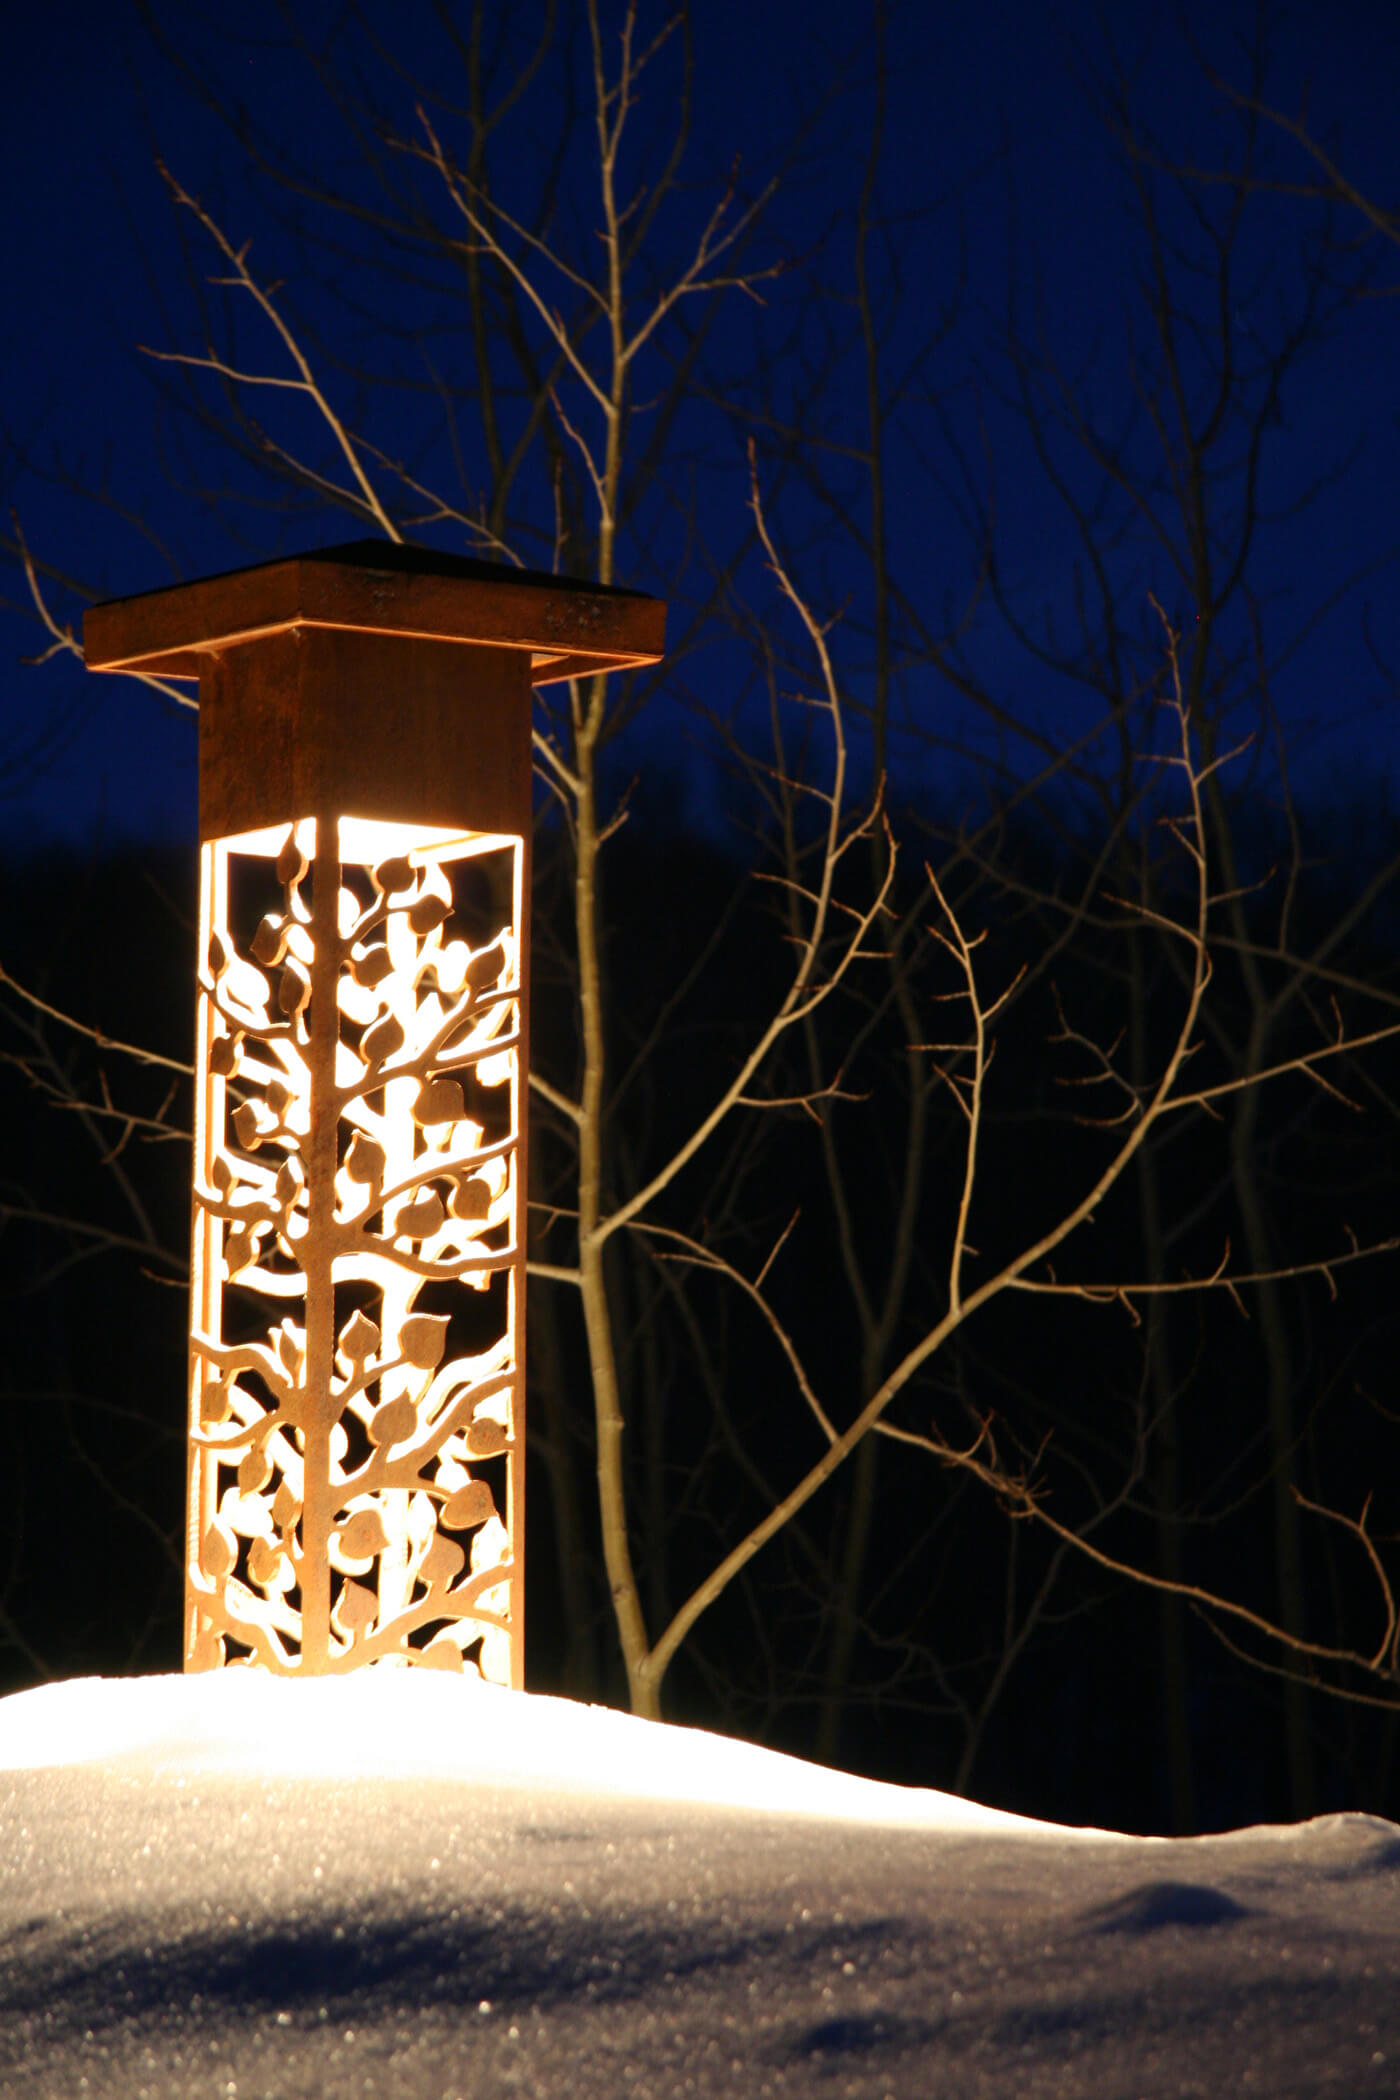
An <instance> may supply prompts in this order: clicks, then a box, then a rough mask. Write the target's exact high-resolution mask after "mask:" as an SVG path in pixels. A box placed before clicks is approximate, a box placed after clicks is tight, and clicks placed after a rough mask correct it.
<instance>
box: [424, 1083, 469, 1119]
mask: <svg viewBox="0 0 1400 2100" xmlns="http://www.w3.org/2000/svg"><path fill="white" fill-rule="evenodd" d="M465 1114H466V1105H465V1103H464V1102H463V1100H462V1089H461V1087H460V1086H459V1085H458V1083H457V1081H456V1080H455V1079H425V1080H424V1082H423V1084H422V1086H420V1087H419V1089H418V1099H417V1100H416V1101H415V1102H414V1104H413V1120H414V1122H415V1123H459V1122H460V1121H461V1120H462V1117H463V1116H464V1115H465Z"/></svg>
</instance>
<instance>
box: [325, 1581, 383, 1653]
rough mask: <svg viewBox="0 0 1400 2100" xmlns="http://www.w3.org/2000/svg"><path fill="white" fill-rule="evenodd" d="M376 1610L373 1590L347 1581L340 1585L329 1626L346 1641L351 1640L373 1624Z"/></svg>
mask: <svg viewBox="0 0 1400 2100" xmlns="http://www.w3.org/2000/svg"><path fill="white" fill-rule="evenodd" d="M378 1610H379V1599H378V1598H377V1597H376V1596H375V1594H374V1591H373V1590H367V1589H366V1588H365V1586H364V1584H363V1583H360V1582H350V1581H348V1580H347V1581H346V1582H345V1583H343V1584H342V1586H341V1591H340V1595H339V1596H338V1597H337V1598H336V1600H335V1609H334V1611H333V1612H332V1613H331V1624H332V1626H334V1628H335V1630H336V1632H337V1633H338V1634H341V1635H343V1636H344V1637H345V1638H346V1639H347V1640H349V1639H353V1638H354V1636H355V1635H356V1634H357V1633H359V1632H361V1631H362V1630H363V1629H364V1628H365V1627H366V1626H369V1625H371V1624H372V1623H373V1621H374V1615H375V1613H376V1612H377V1611H378Z"/></svg>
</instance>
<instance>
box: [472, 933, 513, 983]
mask: <svg viewBox="0 0 1400 2100" xmlns="http://www.w3.org/2000/svg"><path fill="white" fill-rule="evenodd" d="M505 966H506V951H505V949H504V948H503V947H502V946H501V943H500V942H499V941H493V942H492V943H491V946H490V947H489V948H483V949H481V950H480V952H479V953H478V954H476V955H474V956H473V957H472V959H471V961H470V962H469V963H468V964H467V983H468V985H469V986H470V987H471V989H472V991H474V992H481V991H484V990H485V989H486V987H487V986H488V985H491V984H495V983H496V982H497V980H498V979H499V977H500V976H501V973H502V972H503V970H504V969H505Z"/></svg>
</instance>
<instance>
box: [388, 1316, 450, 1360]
mask: <svg viewBox="0 0 1400 2100" xmlns="http://www.w3.org/2000/svg"><path fill="white" fill-rule="evenodd" d="M446 1347H447V1315H446V1314H445V1313H410V1314H409V1316H408V1318H407V1319H406V1320H404V1321H403V1322H402V1323H401V1325H400V1327H399V1354H400V1356H402V1357H403V1359H404V1361H405V1363H410V1364H412V1365H413V1367H414V1369H415V1370H416V1371H435V1370H436V1369H437V1367H438V1365H439V1364H440V1363H441V1362H442V1356H443V1351H444V1350H445V1349H446Z"/></svg>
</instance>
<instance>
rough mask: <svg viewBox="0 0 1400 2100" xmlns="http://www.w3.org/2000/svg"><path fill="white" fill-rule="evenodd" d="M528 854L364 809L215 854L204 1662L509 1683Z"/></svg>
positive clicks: (205, 1174) (204, 906)
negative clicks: (382, 1669)
mask: <svg viewBox="0 0 1400 2100" xmlns="http://www.w3.org/2000/svg"><path fill="white" fill-rule="evenodd" d="M318 828H319V829H320V830H321V831H322V832H323V834H324V835H323V836H322V837H321V838H320V839H319V840H318V835H317V834H318ZM522 870H523V848H522V843H521V841H520V840H518V839H511V838H502V837H495V836H487V835H477V834H467V835H463V834H460V833H448V832H439V831H425V830H424V829H423V828H422V827H419V826H413V827H409V826H403V825H389V824H382V823H373V824H371V823H368V822H362V821H357V820H354V819H348V818H342V819H341V820H340V822H339V824H338V826H337V825H331V824H326V825H324V826H322V827H318V825H317V823H316V821H315V820H306V821H303V822H301V823H298V824H296V825H283V826H280V827H276V828H274V829H272V830H268V831H263V832H255V833H248V834H246V835H244V836H242V837H239V838H231V839H222V840H219V841H216V842H215V843H213V844H211V845H207V846H206V847H205V848H204V854H203V870H202V878H203V879H202V901H201V959H200V969H199V993H200V997H199V1080H198V1104H199V1106H198V1121H197V1126H196V1132H195V1144H196V1171H195V1191H194V1262H193V1291H194V1301H193V1312H192V1329H191V1350H190V1356H191V1413H190V1447H189V1452H190V1494H189V1552H188V1576H187V1592H186V1594H187V1613H186V1667H187V1668H188V1669H195V1670H198V1669H213V1668H217V1667H219V1666H220V1665H221V1664H223V1663H226V1662H235V1661H241V1662H248V1663H253V1664H257V1665H261V1666H262V1667H264V1668H267V1669H270V1670H274V1671H277V1672H279V1673H294V1672H301V1673H308V1674H310V1673H323V1672H330V1671H343V1670H347V1669H352V1668H355V1667H357V1666H359V1665H360V1664H362V1663H368V1662H375V1661H380V1660H384V1659H386V1658H391V1657H395V1658H398V1659H400V1660H401V1661H406V1662H410V1663H423V1664H427V1665H429V1666H432V1667H436V1668H445V1669H452V1670H462V1669H467V1670H479V1671H480V1672H481V1674H482V1675H483V1676H485V1677H487V1678H490V1679H492V1680H494V1681H496V1682H499V1683H519V1682H520V1678H521V1668H520V1665H521V1654H520V1645H521V1644H520V1625H521V1617H520V1609H519V1590H518V1583H519V1573H518V1567H519V1550H518V1537H517V1533H518V1514H519V1500H520V1497H519V1486H520V1482H519V1475H518V1469H517V1457H518V1451H519V1443H520V1437H519V1423H518V1409H519V1396H518V1390H517V1369H518V1350H517V1333H518V1323H519V1311H520V1305H519V1298H520V1289H521V1276H520V1261H519V1249H520V1241H521V1230H520V1228H521V1200H522V1198H521V1187H520V1175H519V1140H520V1127H521V1125H520V1116H521V1106H522V1093H521V1059H520V1025H521V1022H520V1017H521V942H520V926H521V909H522V901H523V899H522ZM513 1549H514V1550H513Z"/></svg>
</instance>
